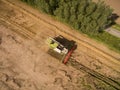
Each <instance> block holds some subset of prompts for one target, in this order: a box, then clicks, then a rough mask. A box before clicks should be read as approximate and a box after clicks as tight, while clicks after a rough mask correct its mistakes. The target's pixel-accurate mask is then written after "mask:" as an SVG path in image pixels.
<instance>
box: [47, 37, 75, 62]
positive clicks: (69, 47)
mask: <svg viewBox="0 0 120 90" xmlns="http://www.w3.org/2000/svg"><path fill="white" fill-rule="evenodd" d="M47 44H48V45H49V50H48V53H49V54H50V55H52V56H53V57H56V58H57V59H59V60H61V61H62V62H63V63H64V64H66V63H67V61H68V60H69V59H70V56H71V54H72V53H73V51H74V50H75V49H76V47H77V45H76V42H75V41H73V40H68V39H66V38H64V37H63V36H61V35H60V36H57V37H54V38H51V37H49V38H48V39H47Z"/></svg>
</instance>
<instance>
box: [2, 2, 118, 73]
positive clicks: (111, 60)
mask: <svg viewBox="0 0 120 90" xmlns="http://www.w3.org/2000/svg"><path fill="white" fill-rule="evenodd" d="M2 1H3V2H5V3H6V4H8V5H10V6H12V7H15V8H16V9H17V10H20V11H22V12H24V13H25V14H27V15H29V16H31V17H32V18H34V19H36V20H38V21H39V20H41V21H42V22H43V24H44V25H46V27H48V28H51V27H54V30H55V31H57V32H59V33H60V34H62V35H64V36H66V37H69V38H72V39H73V40H75V41H77V43H79V44H82V45H83V46H84V47H87V48H88V49H90V50H92V51H94V52H96V53H97V54H99V55H101V56H102V57H104V58H105V59H106V61H102V62H104V63H105V64H106V65H107V66H109V67H112V68H113V69H115V70H116V71H118V72H120V62H119V60H118V59H119V58H116V57H114V56H113V55H112V54H109V53H107V52H105V51H103V50H101V49H99V48H98V47H95V46H93V45H91V44H90V43H88V42H86V41H84V40H82V39H81V38H78V37H77V36H75V35H72V34H70V33H69V32H66V31H64V30H62V29H60V28H59V27H57V26H56V25H54V24H52V23H50V22H49V21H46V20H44V19H42V18H41V17H39V16H37V15H35V14H34V13H32V12H30V11H28V10H26V9H24V8H22V7H20V6H16V5H15V3H13V2H11V1H8V0H2Z"/></svg>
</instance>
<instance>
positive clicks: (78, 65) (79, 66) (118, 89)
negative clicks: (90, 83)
mask: <svg viewBox="0 0 120 90" xmlns="http://www.w3.org/2000/svg"><path fill="white" fill-rule="evenodd" d="M68 65H71V66H73V67H74V68H76V69H77V70H80V71H81V70H82V71H84V72H86V73H88V74H89V75H91V76H93V77H95V78H97V79H99V80H101V81H103V82H105V83H107V84H108V85H110V86H112V87H113V88H115V89H116V90H120V83H118V82H116V81H115V80H113V79H111V78H108V77H106V76H104V75H102V74H100V73H98V72H96V71H94V70H92V69H90V68H88V67H86V66H85V65H83V64H81V63H79V62H77V60H75V59H74V58H73V59H72V58H71V59H70V60H69V62H68Z"/></svg>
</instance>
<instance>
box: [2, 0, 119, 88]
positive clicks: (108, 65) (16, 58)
mask: <svg viewBox="0 0 120 90" xmlns="http://www.w3.org/2000/svg"><path fill="white" fill-rule="evenodd" d="M9 1H10V2H8V1H6V0H0V90H104V89H105V90H111V89H112V90H116V89H118V90H119V89H120V87H119V85H120V62H119V60H120V57H119V54H116V53H114V52H112V51H109V50H108V49H107V48H106V47H104V46H102V45H100V47H99V48H98V47H95V45H98V46H99V44H97V43H96V42H94V41H92V40H90V39H88V38H87V37H86V36H82V35H80V34H78V33H77V32H75V31H73V30H71V32H70V28H69V27H67V26H65V25H63V24H61V23H59V22H57V21H55V20H53V19H51V18H50V17H49V16H47V15H44V14H41V13H40V12H37V11H36V10H34V9H32V8H30V7H29V6H27V5H26V4H23V3H22V2H20V1H18V0H9ZM11 1H12V2H11ZM26 9H27V10H26ZM31 12H32V13H31ZM33 14H34V15H33ZM73 33H74V35H73ZM57 35H63V36H64V37H66V38H68V39H73V40H75V41H76V42H77V44H78V47H77V50H76V51H75V52H74V54H73V55H72V58H74V59H75V60H77V61H78V62H79V63H80V64H81V65H84V66H85V67H86V68H87V69H84V68H83V69H82V67H81V70H79V69H76V68H75V67H73V66H71V65H70V64H67V65H64V64H62V63H61V62H59V60H57V59H55V58H54V57H52V56H50V55H49V54H47V50H48V47H47V45H46V44H45V40H46V39H47V38H48V37H49V36H51V37H54V36H57ZM71 35H73V36H71ZM76 36H78V37H80V39H78V38H77V37H76ZM88 42H92V43H93V45H91V44H90V43H88ZM101 48H103V49H104V50H105V51H104V50H101ZM111 52H112V54H111ZM91 70H92V71H91ZM94 72H95V73H94ZM90 73H93V74H92V75H91V74H90ZM99 75H103V77H102V78H103V79H104V77H107V78H109V79H110V80H113V81H115V83H111V84H109V83H106V82H104V80H103V79H100V78H99ZM96 76H97V77H98V78H97V77H96ZM105 80H108V79H106V78H105ZM108 81H109V80H108ZM112 84H113V85H112ZM116 85H117V86H116ZM114 86H115V87H114Z"/></svg>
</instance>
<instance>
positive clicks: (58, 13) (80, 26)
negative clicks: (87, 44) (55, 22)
mask: <svg viewBox="0 0 120 90" xmlns="http://www.w3.org/2000/svg"><path fill="white" fill-rule="evenodd" d="M22 1H24V2H27V3H28V4H30V5H33V6H34V7H36V8H38V9H40V10H42V11H43V12H45V13H47V14H50V15H53V16H55V17H57V18H58V19H59V20H62V21H64V22H66V23H68V24H69V25H70V26H72V27H74V28H75V29H77V30H79V31H81V32H83V33H86V34H92V35H93V34H94V35H97V34H99V32H102V31H103V30H104V28H105V26H106V25H109V24H110V23H111V22H112V21H111V19H110V18H109V17H110V16H111V15H112V11H113V10H112V9H111V8H110V7H109V6H107V5H105V3H104V2H103V1H99V2H97V3H95V2H93V1H92V0H22Z"/></svg>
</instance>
